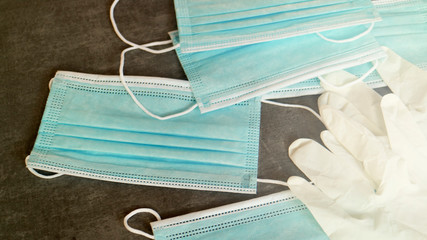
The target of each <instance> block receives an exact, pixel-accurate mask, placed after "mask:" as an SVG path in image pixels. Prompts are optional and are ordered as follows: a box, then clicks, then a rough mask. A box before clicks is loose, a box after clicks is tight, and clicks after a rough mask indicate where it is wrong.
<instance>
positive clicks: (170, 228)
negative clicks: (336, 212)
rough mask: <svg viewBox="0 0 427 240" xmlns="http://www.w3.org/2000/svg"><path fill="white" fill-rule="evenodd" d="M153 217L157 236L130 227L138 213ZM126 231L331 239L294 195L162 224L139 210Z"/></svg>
mask: <svg viewBox="0 0 427 240" xmlns="http://www.w3.org/2000/svg"><path fill="white" fill-rule="evenodd" d="M144 212H146V213H151V214H153V215H154V216H156V218H157V219H158V221H155V222H152V223H151V227H152V229H153V235H150V234H147V233H145V232H143V231H141V230H137V229H134V228H132V227H130V226H129V224H128V220H129V218H130V217H132V216H133V215H135V214H138V213H144ZM124 223H125V227H126V228H127V229H128V230H129V231H131V232H133V233H136V234H139V235H143V236H145V237H147V238H151V239H155V240H172V239H173V240H178V239H204V240H210V239H212V240H217V239H257V240H258V239H268V240H274V239H277V240H283V239H292V240H294V239H298V240H326V239H329V238H328V237H327V236H326V234H325V233H324V232H323V230H322V228H321V227H320V226H319V224H318V223H317V222H316V220H315V219H314V218H313V216H312V215H311V213H310V211H309V210H308V209H307V207H306V206H305V205H304V204H303V203H302V202H301V201H300V200H298V199H297V198H295V196H294V195H293V194H292V193H291V192H290V191H284V192H280V193H276V194H271V195H268V196H264V197H260V198H255V199H252V200H249V201H244V202H239V203H235V204H230V205H226V206H222V207H218V208H214V209H209V210H205V211H200V212H195V213H190V214H187V215H183V216H180V217H174V218H169V219H165V220H160V216H159V215H158V214H157V213H156V212H155V211H154V210H152V209H138V210H135V211H133V212H131V213H130V214H128V215H127V216H126V218H125V221H124Z"/></svg>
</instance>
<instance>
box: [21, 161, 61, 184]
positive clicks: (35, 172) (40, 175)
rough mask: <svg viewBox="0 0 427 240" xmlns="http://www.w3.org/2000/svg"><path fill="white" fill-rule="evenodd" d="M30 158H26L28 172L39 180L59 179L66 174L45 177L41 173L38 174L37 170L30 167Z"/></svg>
mask: <svg viewBox="0 0 427 240" xmlns="http://www.w3.org/2000/svg"><path fill="white" fill-rule="evenodd" d="M29 158H30V156H27V157H26V158H25V166H26V167H27V169H28V171H30V173H32V174H33V175H35V176H37V177H39V178H43V179H52V178H57V177H60V176H62V175H64V174H61V173H55V174H53V175H43V174H41V173H38V172H37V171H36V170H34V168H31V167H28V159H29Z"/></svg>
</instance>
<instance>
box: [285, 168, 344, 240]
mask: <svg viewBox="0 0 427 240" xmlns="http://www.w3.org/2000/svg"><path fill="white" fill-rule="evenodd" d="M287 182H288V184H289V188H290V189H291V191H292V192H293V193H294V194H295V196H296V197H297V198H298V199H300V200H301V201H302V202H303V203H304V204H305V205H306V206H307V208H308V209H309V210H310V212H311V214H313V217H314V218H315V219H316V220H317V222H318V223H319V225H320V226H321V227H322V229H323V231H325V233H326V234H327V235H328V236H331V235H333V234H334V233H336V232H337V231H339V229H340V227H341V226H342V223H343V222H344V221H345V220H346V219H349V218H350V216H349V215H348V214H347V213H346V212H345V211H344V210H343V209H342V208H341V207H340V206H338V205H337V204H336V203H335V202H334V201H333V200H332V199H330V198H328V197H327V196H326V195H325V194H324V193H323V192H321V191H320V190H319V189H318V188H317V187H316V186H313V185H312V184H310V183H309V182H307V181H306V180H305V179H303V178H301V177H297V176H292V177H290V178H289V179H288V181H287Z"/></svg>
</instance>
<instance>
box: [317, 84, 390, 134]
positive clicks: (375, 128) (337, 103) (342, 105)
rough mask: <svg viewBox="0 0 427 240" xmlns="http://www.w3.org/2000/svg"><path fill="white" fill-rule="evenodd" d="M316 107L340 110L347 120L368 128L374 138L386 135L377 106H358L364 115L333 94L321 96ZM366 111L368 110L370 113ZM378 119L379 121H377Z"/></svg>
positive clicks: (349, 103)
mask: <svg viewBox="0 0 427 240" xmlns="http://www.w3.org/2000/svg"><path fill="white" fill-rule="evenodd" d="M318 106H319V109H321V108H324V107H333V108H335V109H337V110H340V111H341V112H343V113H344V114H345V115H346V116H348V117H349V118H351V119H353V120H355V121H356V122H359V123H360V124H361V125H363V126H365V127H366V128H368V129H369V130H370V131H371V132H372V133H373V134H374V135H376V136H384V135H385V134H386V130H385V127H384V124H383V119H382V115H381V111H379V110H380V109H379V108H377V106H372V107H369V106H359V107H362V109H363V111H364V113H362V112H361V111H360V110H359V109H358V108H357V107H356V106H355V105H354V104H353V103H351V102H349V101H348V100H347V99H346V98H344V97H342V96H341V95H338V94H337V93H333V92H326V93H324V94H322V95H321V96H320V97H319V99H318ZM378 106H379V105H378ZM367 109H370V111H368V110H367ZM377 112H378V113H379V114H378V113H377ZM365 114H366V115H365ZM380 117H381V119H379V118H380Z"/></svg>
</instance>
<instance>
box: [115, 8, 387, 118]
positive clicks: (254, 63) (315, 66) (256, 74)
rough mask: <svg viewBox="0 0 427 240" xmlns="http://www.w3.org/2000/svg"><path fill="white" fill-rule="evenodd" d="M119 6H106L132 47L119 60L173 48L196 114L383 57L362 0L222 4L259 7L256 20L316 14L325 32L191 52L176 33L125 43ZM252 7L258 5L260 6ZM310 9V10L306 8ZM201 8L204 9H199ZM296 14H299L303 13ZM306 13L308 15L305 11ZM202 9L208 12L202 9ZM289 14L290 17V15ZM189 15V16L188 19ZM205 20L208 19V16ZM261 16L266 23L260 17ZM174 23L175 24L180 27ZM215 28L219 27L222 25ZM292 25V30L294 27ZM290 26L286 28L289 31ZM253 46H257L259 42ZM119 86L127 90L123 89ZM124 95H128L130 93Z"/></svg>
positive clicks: (373, 18)
mask: <svg viewBox="0 0 427 240" xmlns="http://www.w3.org/2000/svg"><path fill="white" fill-rule="evenodd" d="M118 2H119V0H115V1H114V2H113V4H112V6H111V9H110V19H111V22H112V25H113V28H114V30H115V32H116V34H117V35H118V36H119V37H120V39H122V40H123V41H124V42H125V43H127V44H128V45H130V46H131V47H130V48H128V49H125V50H124V51H123V52H122V62H124V54H125V53H126V52H128V51H130V50H136V49H141V50H144V51H148V52H151V53H155V54H160V53H165V52H168V51H171V50H174V49H175V50H176V51H177V53H178V55H179V59H180V62H181V65H182V66H183V68H184V71H185V72H186V74H187V77H188V78H189V80H190V84H191V88H192V90H193V92H194V96H195V99H196V101H197V104H198V107H199V108H200V111H201V112H202V113H206V112H210V111H213V110H217V109H221V108H224V107H227V106H231V105H234V104H236V103H239V102H242V101H245V100H248V99H250V98H253V97H258V96H261V95H263V94H266V93H268V92H271V91H274V90H277V89H280V88H283V87H285V86H290V85H292V84H295V83H298V82H301V81H304V80H307V79H310V78H312V77H315V76H317V75H320V74H326V73H330V72H333V71H336V70H341V69H343V68H348V67H352V66H355V65H359V64H362V63H366V62H370V61H373V60H375V59H379V58H383V57H385V55H384V52H383V51H382V50H381V49H380V47H379V45H378V44H377V42H376V41H375V39H374V38H373V37H372V36H370V35H369V34H368V33H369V32H370V31H371V30H372V28H373V26H374V25H373V21H376V20H378V18H377V16H375V17H372V15H375V14H373V13H372V14H369V13H368V14H366V11H367V12H370V11H368V9H371V8H372V4H371V3H370V1H367V0H355V1H345V0H343V1H341V0H340V1H335V0H333V1H326V0H320V1H305V2H304V1H301V2H299V1H298V2H292V3H288V4H285V5H283V1H282V2H280V3H281V4H282V5H280V4H273V5H272V6H270V5H267V6H266V5H265V4H264V3H263V1H258V0H257V1H253V2H252V1H250V2H248V1H244V2H241V3H240V2H237V3H233V4H231V5H230V3H228V2H227V6H229V7H231V8H236V9H239V8H242V10H244V9H246V10H247V6H252V7H253V8H254V9H255V10H256V9H260V8H261V9H262V10H260V11H258V10H256V11H255V12H256V13H254V14H255V15H256V14H261V16H263V15H262V12H263V11H268V10H271V9H270V8H269V6H270V7H273V8H276V7H277V9H276V10H273V12H274V11H277V10H278V9H281V8H290V9H293V10H292V11H290V12H286V11H287V10H283V9H282V10H283V11H284V12H286V14H285V15H286V16H285V15H282V17H283V18H284V19H288V18H291V19H293V18H295V19H299V18H300V17H301V16H306V17H307V18H305V17H302V18H301V19H300V20H301V21H302V22H304V21H305V19H308V16H312V15H311V14H314V15H316V14H315V13H316V12H319V14H320V16H321V18H319V19H317V18H316V19H315V21H314V22H316V23H319V24H320V25H322V27H323V30H325V31H323V32H322V33H318V32H316V33H315V34H314V33H313V34H305V35H300V34H296V35H295V33H296V32H298V31H297V30H295V29H294V30H295V31H296V32H295V31H294V32H293V33H292V34H294V35H295V36H297V35H298V36H297V37H290V36H294V35H292V34H291V35H289V36H288V35H286V36H282V37H280V38H279V40H274V39H276V37H277V36H276V37H273V38H271V39H270V38H266V39H264V40H263V42H261V43H255V44H250V45H244V44H243V43H242V44H240V43H239V44H237V46H235V47H228V48H221V49H217V50H210V51H199V52H192V53H185V52H184V51H182V49H181V47H180V46H181V43H182V41H181V39H180V38H179V34H178V32H174V33H171V38H172V40H170V41H160V42H153V43H148V44H143V45H139V44H136V43H133V42H131V41H129V40H127V39H126V38H125V37H123V35H122V34H121V33H120V31H119V30H118V28H117V25H116V22H115V20H114V8H115V6H116V5H117V3H118ZM315 2H316V3H315ZM176 3H177V4H178V5H186V4H185V3H183V2H181V1H177V2H176ZM188 3H189V5H186V6H190V5H191V7H190V8H191V9H194V8H193V7H196V8H197V6H198V5H200V6H202V5H206V4H207V5H209V4H213V5H216V3H218V5H216V6H217V7H218V8H217V10H218V12H217V13H218V14H219V13H220V12H221V11H222V10H224V9H225V8H224V5H221V3H225V1H219V2H211V1H194V2H193V1H191V0H190V1H188ZM275 3H279V1H275ZM312 4H314V5H312ZM316 4H318V5H316ZM329 5H331V6H329ZM256 6H258V7H259V8H258V7H256ZM304 6H305V7H304ZM252 7H250V8H252ZM310 7H311V8H313V9H311V10H309V9H305V8H310ZM323 7H332V8H334V9H335V10H336V12H337V14H338V17H337V18H335V20H334V21H332V22H334V23H335V25H334V24H330V22H329V21H330V19H329V20H327V21H323V19H325V18H327V16H330V15H334V14H335V13H332V12H334V11H335V10H334V11H332V12H330V13H329V14H324V13H322V11H321V10H319V9H323ZM202 9H204V8H203V7H202ZM221 9H222V10H221ZM303 9H304V10H303ZM355 9H359V10H360V12H358V11H356V12H358V13H355V12H353V10H355ZM288 10H289V9H288ZM297 10H298V11H297ZM299 10H301V11H302V12H303V13H302V12H300V11H299ZM306 10H307V11H308V12H306ZM180 11H181V10H180ZM204 11H209V10H208V9H205V10H204ZM227 11H229V10H227ZM233 11H234V10H233ZM233 11H231V12H233ZM328 11H329V10H328ZM184 12H185V10H184V11H183V12H181V13H180V14H181V15H182V14H185V13H184ZM202 12H203V11H202ZM202 12H200V13H202ZM237 12H239V11H237ZM279 12H280V10H279ZM347 12H348V13H349V15H346V13H347ZM373 12H374V11H373ZM247 13H248V12H247V11H243V12H242V13H241V14H242V16H243V15H246V14H247ZM191 14H196V15H197V14H198V13H197V11H193V10H192V13H191ZM233 14H234V13H233ZM233 14H232V15H233ZM236 14H239V13H236ZM266 14H267V15H265V16H266V17H267V19H268V18H269V17H271V12H270V13H269V12H266ZM299 14H302V15H299ZM304 14H308V15H304ZM202 15H203V14H202ZM291 15H292V16H293V15H295V16H293V17H291ZM353 15H355V16H357V17H356V18H355V19H358V20H355V22H353V23H352V24H353V25H355V26H352V27H348V25H347V24H349V22H351V21H347V20H348V19H351V17H350V16H353ZM316 16H317V15H316ZM193 17H194V16H193ZM193 17H190V18H191V19H193ZM209 17H212V16H210V15H209ZM178 18H179V17H178ZM220 18H221V16H220ZM261 18H262V19H264V20H265V18H264V17H261ZM254 19H258V18H257V17H255V18H251V20H250V21H252V20H254ZM295 19H294V20H295ZM264 20H263V21H264ZM288 20H289V19H288ZM179 21H180V20H179ZM244 22H246V21H244ZM279 22H281V21H279ZM314 22H313V21H312V22H310V23H308V25H307V26H305V25H304V24H302V23H298V24H296V23H295V24H296V25H295V26H299V25H300V24H301V25H304V26H305V27H306V28H309V29H311V30H310V31H311V32H312V31H313V29H312V28H310V27H308V26H314V25H315V24H314ZM366 22H370V23H371V24H368V25H363V24H362V23H366ZM228 23H229V22H228V21H227V24H228ZM247 24H249V23H248V22H246V23H244V24H243V25H242V26H244V25H247ZM287 24H288V23H287ZM313 24H314V25H313ZM340 24H342V25H340ZM352 24H350V25H352ZM178 25H179V26H180V24H178ZM219 25H220V26H222V24H219ZM255 25H256V27H258V26H264V25H257V24H255ZM267 25H268V24H267ZM273 25H274V24H273ZM291 25H292V26H293V27H294V25H293V24H291ZM291 25H289V27H290V26H291ZM332 25H333V26H334V27H331V28H330V26H332ZM338 25H339V26H340V28H339V27H338ZM345 26H347V27H345ZM293 27H291V28H293ZM282 28H283V30H284V31H288V30H289V29H287V27H286V26H282ZM335 28H337V29H336V30H329V31H326V30H328V29H335ZM261 29H262V30H260V29H257V31H255V32H263V31H264V30H265V29H263V28H261ZM258 30H260V31H258ZM180 31H181V30H180ZM227 31H228V30H227ZM289 31H290V30H289ZM290 32H292V31H290ZM302 32H304V31H302ZM216 33H217V31H214V34H216ZM301 34H302V33H301ZM213 39H214V41H215V39H216V37H214V38H213ZM273 40H274V41H273ZM256 42H258V40H257V41H256ZM170 43H173V44H174V46H173V47H169V48H166V49H162V50H155V49H151V48H150V47H153V46H159V45H165V44H170ZM245 44H248V43H245ZM242 45H244V46H242ZM313 46H315V50H313ZM122 73H123V64H121V68H120V75H121V76H123V74H122ZM123 85H124V86H125V88H126V85H125V84H123ZM128 92H129V94H130V95H131V96H132V94H131V93H130V91H128ZM132 97H133V96H132ZM133 98H134V97H133ZM135 103H136V104H137V105H138V106H139V107H140V108H141V109H142V110H143V111H144V112H146V113H147V114H149V115H150V116H153V117H156V118H158V116H156V114H152V113H150V112H149V111H148V110H147V109H146V108H145V107H144V106H143V104H142V103H139V102H137V101H135ZM158 119H160V118H158Z"/></svg>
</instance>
